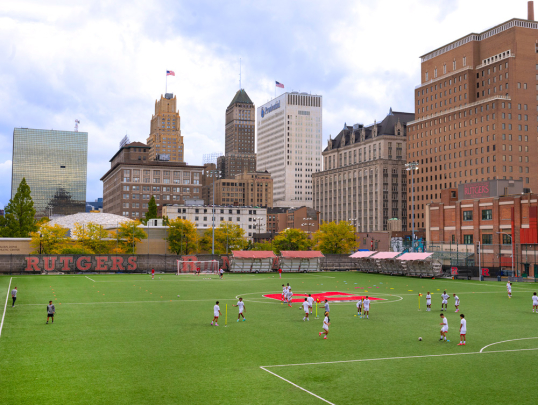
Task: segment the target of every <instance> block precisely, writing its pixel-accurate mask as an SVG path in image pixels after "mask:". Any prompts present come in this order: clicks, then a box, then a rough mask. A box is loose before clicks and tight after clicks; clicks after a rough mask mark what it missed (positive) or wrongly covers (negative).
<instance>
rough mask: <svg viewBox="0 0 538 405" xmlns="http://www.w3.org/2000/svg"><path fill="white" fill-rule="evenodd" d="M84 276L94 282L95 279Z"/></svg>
mask: <svg viewBox="0 0 538 405" xmlns="http://www.w3.org/2000/svg"><path fill="white" fill-rule="evenodd" d="M84 277H86V278H87V279H88V280H91V281H93V282H94V283H95V280H94V279H93V278H89V277H88V276H84Z"/></svg>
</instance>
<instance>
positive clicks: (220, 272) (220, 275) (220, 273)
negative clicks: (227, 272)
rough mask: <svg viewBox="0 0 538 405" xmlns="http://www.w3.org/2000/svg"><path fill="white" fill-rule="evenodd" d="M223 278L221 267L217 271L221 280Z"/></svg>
mask: <svg viewBox="0 0 538 405" xmlns="http://www.w3.org/2000/svg"><path fill="white" fill-rule="evenodd" d="M223 276H224V270H222V267H221V268H220V270H219V277H220V278H221V279H222V277H223Z"/></svg>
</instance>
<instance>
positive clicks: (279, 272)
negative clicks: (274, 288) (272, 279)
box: [278, 267, 282, 278]
mask: <svg viewBox="0 0 538 405" xmlns="http://www.w3.org/2000/svg"><path fill="white" fill-rule="evenodd" d="M278 278H282V268H281V267H279V268H278Z"/></svg>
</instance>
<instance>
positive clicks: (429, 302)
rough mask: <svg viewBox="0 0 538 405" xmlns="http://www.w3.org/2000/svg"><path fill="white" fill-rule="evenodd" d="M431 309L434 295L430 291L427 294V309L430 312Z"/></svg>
mask: <svg viewBox="0 0 538 405" xmlns="http://www.w3.org/2000/svg"><path fill="white" fill-rule="evenodd" d="M431 310H432V295H431V294H430V292H429V291H428V293H427V294H426V311H428V312H429V311H431Z"/></svg>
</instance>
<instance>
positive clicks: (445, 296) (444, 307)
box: [441, 291, 450, 311]
mask: <svg viewBox="0 0 538 405" xmlns="http://www.w3.org/2000/svg"><path fill="white" fill-rule="evenodd" d="M441 298H442V301H441V311H446V310H448V299H449V298H450V295H448V294H447V293H446V291H444V292H443V293H442V294H441Z"/></svg>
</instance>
